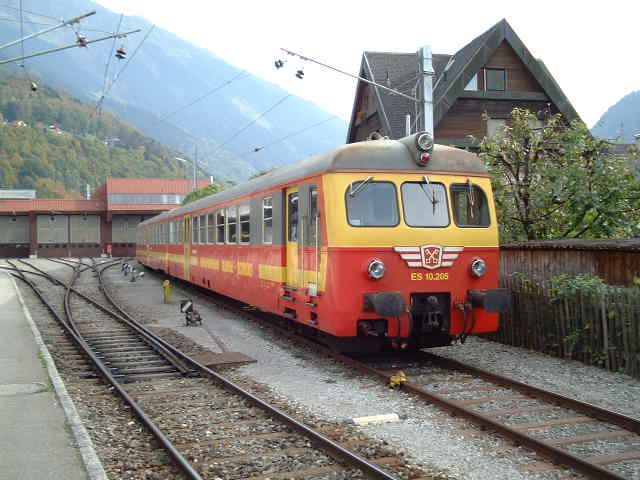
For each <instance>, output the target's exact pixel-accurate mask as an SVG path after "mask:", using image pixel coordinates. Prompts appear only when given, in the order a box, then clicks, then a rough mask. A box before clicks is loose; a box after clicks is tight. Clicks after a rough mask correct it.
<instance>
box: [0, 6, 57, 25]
mask: <svg viewBox="0 0 640 480" xmlns="http://www.w3.org/2000/svg"><path fill="white" fill-rule="evenodd" d="M20 4H21V5H22V2H20ZM0 8H7V9H9V10H15V11H16V12H17V11H20V10H22V7H21V6H20V7H14V6H13V5H0ZM23 11H24V12H25V13H29V14H31V15H37V16H38V17H42V18H48V19H49V20H56V21H59V19H58V18H56V17H52V16H50V15H45V14H44V13H38V12H32V11H31V10H23Z"/></svg>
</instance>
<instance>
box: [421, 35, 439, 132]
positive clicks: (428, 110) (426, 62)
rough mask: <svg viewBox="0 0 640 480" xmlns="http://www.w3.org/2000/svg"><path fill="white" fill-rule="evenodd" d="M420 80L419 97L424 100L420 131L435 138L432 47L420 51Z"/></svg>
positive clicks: (425, 47)
mask: <svg viewBox="0 0 640 480" xmlns="http://www.w3.org/2000/svg"><path fill="white" fill-rule="evenodd" d="M419 54H420V69H421V70H420V71H421V72H422V76H421V79H420V83H421V87H422V88H421V89H420V93H419V96H420V97H421V100H422V115H421V116H420V120H419V122H418V125H419V130H423V131H425V132H429V133H430V134H431V136H432V137H433V77H434V75H435V72H434V71H433V63H432V56H431V47H430V46H428V45H426V46H424V47H422V48H421V49H420V52H419Z"/></svg>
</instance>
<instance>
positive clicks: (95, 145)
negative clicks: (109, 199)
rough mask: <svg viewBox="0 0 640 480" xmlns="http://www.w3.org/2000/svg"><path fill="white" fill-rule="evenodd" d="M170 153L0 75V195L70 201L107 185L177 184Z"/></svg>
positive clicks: (86, 109) (62, 98)
mask: <svg viewBox="0 0 640 480" xmlns="http://www.w3.org/2000/svg"><path fill="white" fill-rule="evenodd" d="M175 155H176V153H175V152H174V151H173V150H171V149H169V148H167V147H164V146H163V145H161V144H160V143H158V142H156V141H155V140H152V139H150V138H148V137H145V136H144V135H142V134H141V133H140V131H139V130H137V129H136V128H134V127H133V126H131V125H129V124H126V123H125V122H122V121H120V120H118V119H117V118H115V117H113V116H112V115H105V114H103V115H100V116H98V115H95V112H94V109H93V107H91V106H87V105H83V104H82V103H80V102H79V101H78V100H76V99H75V98H73V97H72V96H71V95H69V94H68V93H66V92H64V91H63V90H60V89H54V88H52V87H50V86H48V85H46V84H40V85H39V88H38V91H37V92H32V91H31V89H30V81H29V79H27V78H26V77H25V76H24V75H16V74H14V73H11V72H9V71H7V70H6V69H1V68H0V187H2V188H27V189H35V190H37V194H38V196H39V197H54V198H56V197H70V196H76V197H77V196H78V195H79V192H80V191H83V192H84V189H85V186H86V185H87V184H90V185H91V186H92V187H93V188H95V186H96V185H97V184H99V183H102V181H104V179H105V178H106V177H125V176H130V177H154V178H157V177H181V176H182V175H184V173H183V172H184V171H183V170H182V168H183V166H182V165H181V164H179V163H178V162H177V161H176V160H175V159H174V157H175Z"/></svg>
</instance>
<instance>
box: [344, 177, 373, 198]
mask: <svg viewBox="0 0 640 480" xmlns="http://www.w3.org/2000/svg"><path fill="white" fill-rule="evenodd" d="M371 180H373V177H372V176H368V177H367V178H365V179H364V180H363V181H362V182H360V184H359V185H358V186H357V187H356V188H355V190H354V188H353V183H352V184H351V185H349V196H350V197H355V196H356V193H358V192H359V191H360V190H362V188H363V187H364V186H365V185H366V184H367V183H369V182H370V181H371Z"/></svg>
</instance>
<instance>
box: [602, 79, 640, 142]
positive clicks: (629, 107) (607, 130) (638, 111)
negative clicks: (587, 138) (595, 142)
mask: <svg viewBox="0 0 640 480" xmlns="http://www.w3.org/2000/svg"><path fill="white" fill-rule="evenodd" d="M591 132H592V133H593V134H594V135H595V136H597V137H600V138H610V139H619V140H620V141H621V142H624V143H632V142H633V141H634V135H635V134H637V133H640V90H638V91H636V92H632V93H630V94H628V95H625V96H624V97H623V98H622V99H621V100H620V101H619V102H618V103H616V104H615V105H613V106H612V107H611V108H609V110H607V111H606V112H605V113H604V115H602V117H600V120H598V122H597V123H596V124H595V125H594V126H593V128H592V129H591Z"/></svg>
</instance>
